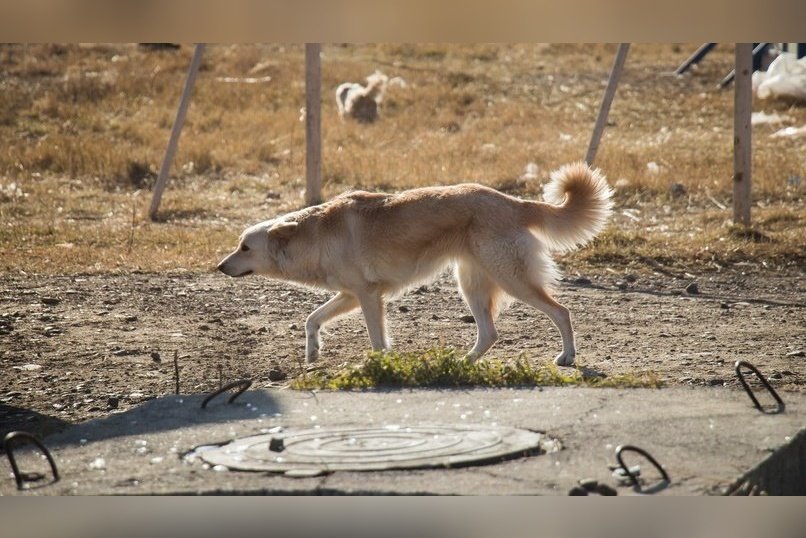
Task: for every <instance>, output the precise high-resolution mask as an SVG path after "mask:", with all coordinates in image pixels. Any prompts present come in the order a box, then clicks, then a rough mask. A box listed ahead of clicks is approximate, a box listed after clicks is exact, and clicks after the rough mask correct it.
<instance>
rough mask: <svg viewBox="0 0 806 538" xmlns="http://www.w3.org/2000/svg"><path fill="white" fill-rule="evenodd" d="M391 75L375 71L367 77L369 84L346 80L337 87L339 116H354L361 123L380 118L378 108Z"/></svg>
mask: <svg viewBox="0 0 806 538" xmlns="http://www.w3.org/2000/svg"><path fill="white" fill-rule="evenodd" d="M388 81H389V77H387V76H386V75H384V74H383V73H381V72H380V71H375V72H374V73H373V74H371V75H370V76H368V77H367V85H366V86H362V85H361V84H358V83H357V82H345V83H344V84H340V85H339V87H338V88H337V89H336V106H338V109H339V116H340V117H341V118H342V119H344V117H345V116H348V117H350V118H353V119H354V120H356V121H358V122H361V123H372V122H374V121H375V120H377V119H378V108H379V107H380V104H381V101H382V100H383V94H384V92H385V91H386V84H387V82H388Z"/></svg>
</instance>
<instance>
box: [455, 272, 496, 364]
mask: <svg viewBox="0 0 806 538" xmlns="http://www.w3.org/2000/svg"><path fill="white" fill-rule="evenodd" d="M456 278H457V280H458V281H459V290H460V291H461V292H462V296H463V297H464V298H465V301H466V302H467V305H468V306H469V307H470V312H472V313H473V317H474V318H475V319H476V327H477V329H478V334H477V336H476V344H475V345H474V346H473V349H471V350H470V352H469V353H468V354H467V355H465V359H467V360H470V361H475V360H476V359H478V358H479V357H481V356H482V355H484V354H485V353H486V352H487V351H488V350H489V349H490V348H491V347H493V344H495V341H496V340H497V339H498V332H497V331H496V330H495V317H496V314H497V305H498V299H499V297H500V295H501V288H499V287H498V286H496V284H495V282H494V281H493V280H492V279H491V278H490V277H488V276H487V275H486V274H485V273H484V271H483V270H482V269H480V268H478V267H474V266H473V265H472V264H470V263H467V262H464V263H460V264H457V266H456Z"/></svg>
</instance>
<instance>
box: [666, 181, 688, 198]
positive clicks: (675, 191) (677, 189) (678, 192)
mask: <svg viewBox="0 0 806 538" xmlns="http://www.w3.org/2000/svg"><path fill="white" fill-rule="evenodd" d="M669 192H670V193H672V196H683V195H684V194H686V192H687V189H686V186H685V185H683V184H682V183H672V184H671V186H670V187H669Z"/></svg>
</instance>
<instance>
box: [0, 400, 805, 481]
mask: <svg viewBox="0 0 806 538" xmlns="http://www.w3.org/2000/svg"><path fill="white" fill-rule="evenodd" d="M783 397H784V400H785V401H786V404H787V408H786V412H785V413H783V414H780V415H764V414H761V413H759V412H757V411H756V410H755V409H754V408H753V407H752V405H751V403H750V400H749V399H748V398H747V396H746V395H745V394H744V393H743V392H739V391H732V390H726V389H724V388H713V389H702V388H701V389H692V388H669V389H660V390H652V389H637V390H618V389H580V388H542V389H541V388H534V389H472V390H461V389H457V390H411V391H410V390H404V391H372V392H318V393H311V392H295V391H290V390H281V391H265V390H258V391H249V392H246V393H244V394H243V395H242V396H241V398H239V399H238V400H237V401H236V403H235V404H231V405H228V404H226V403H225V399H223V398H222V399H219V400H216V401H214V402H213V403H211V404H210V406H209V407H208V408H207V409H205V410H202V409H200V403H201V401H202V399H203V396H202V395H193V396H171V397H163V398H159V399H156V400H152V401H149V402H146V403H145V404H143V405H142V406H140V407H138V408H136V409H133V410H130V411H127V412H124V413H120V414H116V415H112V416H110V417H108V418H104V419H99V420H94V421H90V422H86V423H83V424H80V425H76V426H73V427H71V428H69V429H67V430H65V431H63V432H60V433H59V434H56V435H53V436H50V437H49V438H47V439H46V444H47V445H48V446H49V447H50V448H51V449H52V451H53V454H54V456H55V458H56V460H57V462H58V464H59V469H60V471H61V473H62V479H61V480H60V481H59V482H57V483H55V484H51V485H43V486H40V487H35V488H32V489H30V490H28V491H26V492H24V493H22V494H26V495H31V494H35V495H72V494H78V495H85V494H177V493H179V494H211V493H270V494H421V493H422V494H485V495H511V494H530V495H565V494H566V493H567V492H568V490H569V489H570V488H571V487H572V486H574V485H575V484H576V483H577V481H578V480H579V479H583V478H592V479H596V480H599V481H600V482H605V483H607V484H610V485H613V486H615V485H616V482H615V479H614V478H612V476H611V472H610V470H609V469H608V464H613V463H615V456H614V450H615V447H616V446H617V445H620V444H633V445H638V446H640V447H642V448H644V449H646V450H648V451H649V452H650V453H652V454H653V455H654V456H655V457H656V458H657V459H658V460H659V461H660V462H661V463H662V464H663V465H664V467H665V468H666V470H667V471H668V472H669V474H670V476H671V479H672V485H671V486H670V487H669V488H666V489H664V490H663V491H661V492H660V494H663V495H675V494H677V495H692V494H694V495H699V494H714V493H720V492H721V491H722V490H724V489H725V488H727V486H728V485H729V484H731V483H732V482H733V481H734V480H736V479H737V478H739V477H740V476H742V475H743V474H745V473H746V472H748V471H750V470H751V469H752V468H753V467H754V466H756V465H757V464H759V463H760V462H762V461H763V460H764V459H765V458H767V457H768V456H770V454H772V453H773V452H774V451H776V450H779V449H782V450H787V448H786V446H787V445H788V444H790V445H791V443H792V442H793V439H795V438H796V437H797V441H798V442H801V441H803V440H804V438H806V436H805V435H803V430H804V409H806V395H802V394H794V393H785V394H784V395H783ZM435 422H439V423H444V424H469V423H478V424H487V425H491V424H495V425H502V426H513V427H517V428H524V429H529V430H534V431H541V432H547V433H548V434H549V435H551V436H552V437H555V438H558V439H559V440H560V441H561V443H562V447H563V448H562V450H560V451H558V452H553V453H548V454H542V455H537V456H530V457H524V458H518V459H513V460H508V461H503V462H500V463H495V464H488V465H484V466H476V467H463V468H456V469H436V470H416V471H415V470H409V471H377V472H376V471H373V472H335V473H332V474H328V475H324V476H317V477H303V478H290V477H286V476H283V475H278V474H272V473H252V472H234V471H214V470H212V469H209V468H204V467H203V465H202V463H201V462H199V461H196V462H195V463H188V462H186V461H183V460H182V458H181V455H182V454H183V453H185V452H186V451H189V450H191V449H192V448H194V447H196V446H198V445H202V444H210V443H214V442H224V441H228V440H231V439H233V438H236V437H242V436H248V435H255V434H259V433H266V432H267V431H268V430H269V429H271V428H273V427H277V426H286V427H289V426H293V427H311V426H315V425H317V424H318V425H322V426H338V425H351V424H352V425H362V426H382V425H388V424H401V425H412V426H416V425H420V424H433V423H435ZM20 463H21V466H22V467H23V468H27V467H33V466H36V467H39V466H40V463H38V462H36V461H35V460H33V459H32V458H31V457H30V456H27V458H26V456H25V455H21V457H20ZM628 463H630V464H635V463H640V464H641V468H642V470H643V472H644V473H650V466H649V465H648V464H647V462H646V461H641V460H639V459H638V458H636V457H632V458H629V461H628ZM26 466H27V467H26ZM782 468H783V469H786V472H787V473H790V475H791V476H790V478H792V477H794V478H797V477H798V476H799V475H798V473H800V475H803V473H804V472H805V471H804V468H803V461H802V457H801V458H800V459H796V461H794V463H793V462H792V461H790V462H789V463H788V464H787V465H784V466H783V467H782ZM41 469H42V470H44V469H45V466H44V464H41ZM650 476H654V475H650ZM618 491H619V494H621V495H624V494H633V493H634V492H633V491H632V489H631V488H627V487H620V488H618ZM0 494H3V495H17V494H20V492H18V491H17V490H16V486H15V483H14V480H13V479H12V478H11V477H7V478H4V479H3V480H0Z"/></svg>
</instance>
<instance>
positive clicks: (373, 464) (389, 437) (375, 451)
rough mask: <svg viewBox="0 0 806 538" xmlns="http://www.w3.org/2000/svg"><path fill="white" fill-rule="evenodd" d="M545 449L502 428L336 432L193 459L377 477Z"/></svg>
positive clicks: (268, 437) (539, 437)
mask: <svg viewBox="0 0 806 538" xmlns="http://www.w3.org/2000/svg"><path fill="white" fill-rule="evenodd" d="M547 443H548V444H549V445H550V446H551V447H555V446H556V445H555V441H553V440H552V439H550V438H548V437H547V436H545V435H544V434H541V433H536V432H532V431H528V430H521V429H517V428H508V427H501V426H486V425H463V426H444V425H430V426H384V427H361V426H341V427H322V428H310V429H293V428H292V429H285V430H282V431H280V432H277V433H273V434H264V435H255V436H251V437H244V438H241V439H236V440H234V441H231V442H229V443H227V444H224V445H221V446H215V447H210V446H208V447H201V448H203V449H201V450H198V449H197V451H196V455H198V457H200V458H201V459H202V460H204V461H205V462H207V463H209V464H210V465H213V466H216V465H222V466H224V467H226V468H228V469H233V470H240V471H271V472H281V473H285V472H289V471H291V472H292V473H305V472H307V471H311V472H327V471H380V470H387V469H415V468H433V467H452V466H460V465H473V464H482V463H488V462H491V461H497V460H500V459H504V458H507V457H515V456H521V455H524V454H526V453H530V452H535V451H545V450H546V448H547ZM549 450H550V448H549Z"/></svg>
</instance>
